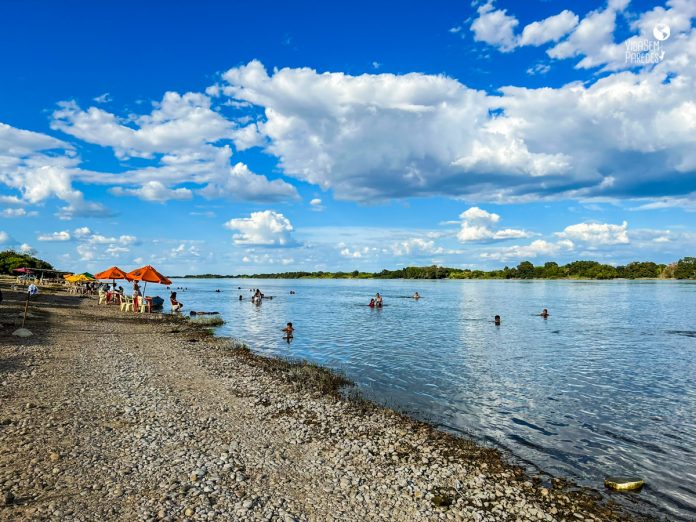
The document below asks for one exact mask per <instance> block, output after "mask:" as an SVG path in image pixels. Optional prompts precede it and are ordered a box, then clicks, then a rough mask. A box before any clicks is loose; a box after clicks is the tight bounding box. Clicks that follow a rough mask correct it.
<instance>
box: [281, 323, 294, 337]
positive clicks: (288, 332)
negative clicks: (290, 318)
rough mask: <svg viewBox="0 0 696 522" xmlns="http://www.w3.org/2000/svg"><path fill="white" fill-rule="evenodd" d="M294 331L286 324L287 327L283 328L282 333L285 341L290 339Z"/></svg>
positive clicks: (290, 325)
mask: <svg viewBox="0 0 696 522" xmlns="http://www.w3.org/2000/svg"><path fill="white" fill-rule="evenodd" d="M294 331H295V329H294V328H293V327H292V323H288V325H287V326H286V327H285V328H283V332H285V337H284V338H285V339H291V338H292V333H293V332H294Z"/></svg>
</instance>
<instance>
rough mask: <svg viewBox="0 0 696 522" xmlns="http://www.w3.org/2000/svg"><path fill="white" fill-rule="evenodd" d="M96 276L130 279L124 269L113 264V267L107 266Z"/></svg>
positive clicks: (99, 277) (100, 277) (97, 277)
mask: <svg viewBox="0 0 696 522" xmlns="http://www.w3.org/2000/svg"><path fill="white" fill-rule="evenodd" d="M94 277H95V278H96V279H112V280H113V279H125V280H129V277H128V274H126V273H125V272H124V271H123V270H121V269H120V268H119V267H117V266H112V267H111V268H107V269H106V270H104V271H103V272H99V273H98V274H95V275H94Z"/></svg>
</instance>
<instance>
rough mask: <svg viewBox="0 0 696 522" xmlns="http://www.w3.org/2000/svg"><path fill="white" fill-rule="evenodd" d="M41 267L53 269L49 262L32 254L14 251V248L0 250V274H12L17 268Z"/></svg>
mask: <svg viewBox="0 0 696 522" xmlns="http://www.w3.org/2000/svg"><path fill="white" fill-rule="evenodd" d="M24 267H26V268H43V269H45V270H53V267H52V266H51V264H50V263H47V262H46V261H42V260H41V259H38V258H36V257H34V256H30V255H28V254H22V253H21V252H15V251H14V250H4V251H2V252H0V274H13V275H17V274H15V273H14V270H15V269H17V268H24Z"/></svg>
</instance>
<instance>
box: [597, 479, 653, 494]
mask: <svg viewBox="0 0 696 522" xmlns="http://www.w3.org/2000/svg"><path fill="white" fill-rule="evenodd" d="M604 485H605V486H606V487H608V488H609V489H613V490H614V491H635V490H637V489H640V488H642V487H643V486H644V485H645V482H644V481H643V479H640V478H637V477H607V478H606V479H604Z"/></svg>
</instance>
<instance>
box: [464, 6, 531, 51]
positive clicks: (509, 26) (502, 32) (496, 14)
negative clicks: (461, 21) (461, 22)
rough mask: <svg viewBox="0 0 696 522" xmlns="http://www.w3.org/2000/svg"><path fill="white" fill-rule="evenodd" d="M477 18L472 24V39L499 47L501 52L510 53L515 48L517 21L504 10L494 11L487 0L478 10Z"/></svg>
mask: <svg viewBox="0 0 696 522" xmlns="http://www.w3.org/2000/svg"><path fill="white" fill-rule="evenodd" d="M477 11H478V17H476V19H475V20H474V21H473V22H472V24H471V30H472V31H473V33H474V39H475V40H476V41H478V42H485V43H487V44H490V45H494V46H496V47H499V48H500V50H501V51H511V50H512V49H514V48H515V46H516V38H515V27H517V25H518V24H519V21H518V20H517V18H515V17H514V16H509V15H508V14H507V11H506V10H505V9H496V8H495V7H494V6H493V1H492V0H489V1H488V2H486V3H485V4H483V5H482V6H480V7H479V8H478V10H477Z"/></svg>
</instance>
